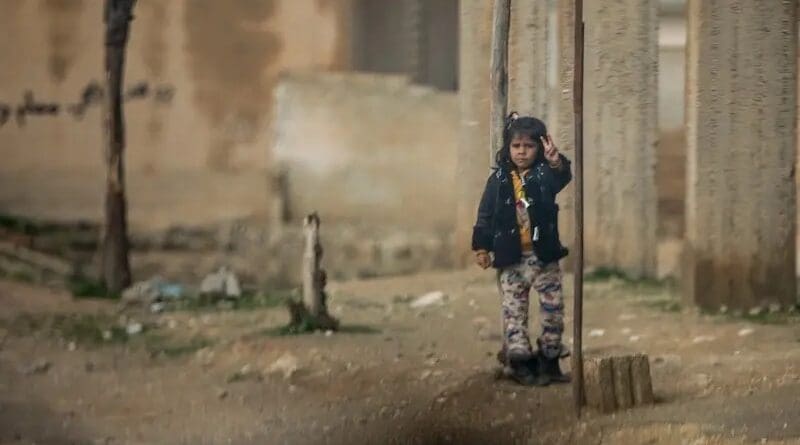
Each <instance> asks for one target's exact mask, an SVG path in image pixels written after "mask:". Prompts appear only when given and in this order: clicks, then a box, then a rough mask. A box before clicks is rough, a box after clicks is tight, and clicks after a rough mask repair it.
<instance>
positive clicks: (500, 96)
mask: <svg viewBox="0 0 800 445" xmlns="http://www.w3.org/2000/svg"><path fill="white" fill-rule="evenodd" d="M510 22H511V0H495V2H494V11H493V15H492V56H491V71H490V72H489V81H490V83H491V85H492V100H491V102H490V105H489V114H490V117H489V144H490V145H489V165H494V161H495V152H496V151H497V150H499V149H500V148H501V147H502V146H503V129H504V128H505V119H506V114H508V30H509V26H510Z"/></svg>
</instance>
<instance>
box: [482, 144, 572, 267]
mask: <svg viewBox="0 0 800 445" xmlns="http://www.w3.org/2000/svg"><path fill="white" fill-rule="evenodd" d="M559 156H560V157H561V162H562V165H561V168H560V169H559V170H555V169H553V168H550V166H549V165H548V164H547V163H546V162H544V161H537V162H536V163H535V164H534V165H533V167H531V169H530V170H528V173H527V175H525V177H524V178H522V179H523V186H524V187H525V195H526V196H527V197H528V200H529V201H531V204H532V205H531V206H529V207H528V214H529V215H530V217H531V234H533V232H534V227H538V229H539V239H538V240H537V241H533V251H534V253H535V254H536V257H537V258H539V260H540V261H542V262H544V263H550V262H553V261H558V260H559V259H561V258H563V257H565V256H567V253H568V250H567V249H566V248H565V247H564V246H562V245H561V241H560V240H559V236H558V204H556V194H557V193H558V192H560V191H561V190H562V189H563V188H564V187H565V186H566V185H567V184H568V183H569V181H570V180H571V179H572V172H571V168H570V162H569V160H568V159H567V158H566V157H564V155H561V154H560V155H559ZM472 249H473V250H479V249H484V250H487V251H490V252H494V263H493V264H492V265H493V266H494V267H495V268H502V267H507V266H511V265H513V264H517V263H519V262H520V260H521V258H522V245H521V243H520V239H519V228H518V226H517V213H516V208H515V199H514V185H513V183H512V180H511V173H510V172H509V171H507V170H506V169H504V168H495V169H494V170H492V174H491V175H490V176H489V179H488V181H486V189H485V190H484V191H483V197H482V198H481V203H480V206H479V207H478V220H477V222H476V223H475V227H474V228H473V231H472Z"/></svg>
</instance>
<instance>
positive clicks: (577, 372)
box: [572, 0, 584, 418]
mask: <svg viewBox="0 0 800 445" xmlns="http://www.w3.org/2000/svg"><path fill="white" fill-rule="evenodd" d="M574 66H575V71H574V81H575V83H574V86H573V91H574V94H573V112H574V114H575V257H574V258H575V267H574V269H575V270H574V274H575V275H574V279H575V283H574V286H573V287H574V293H575V299H574V302H575V308H574V309H573V311H574V320H575V322H574V326H573V329H574V332H573V338H574V340H573V349H574V351H573V353H572V396H573V399H574V404H575V415H576V416H577V417H578V418H580V417H581V408H582V407H583V404H584V389H583V0H575V65H574Z"/></svg>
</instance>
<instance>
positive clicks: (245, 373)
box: [228, 363, 261, 383]
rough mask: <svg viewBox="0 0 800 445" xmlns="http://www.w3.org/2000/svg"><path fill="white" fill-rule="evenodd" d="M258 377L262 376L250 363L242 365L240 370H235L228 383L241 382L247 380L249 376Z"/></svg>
mask: <svg viewBox="0 0 800 445" xmlns="http://www.w3.org/2000/svg"><path fill="white" fill-rule="evenodd" d="M253 377H254V378H256V379H260V378H261V376H260V375H258V374H257V373H256V372H254V371H253V367H252V366H250V364H249V363H248V364H246V365H244V366H242V367H241V369H239V370H238V371H236V372H234V373H233V374H231V375H230V376H229V377H228V383H233V382H241V381H243V380H247V379H249V378H253Z"/></svg>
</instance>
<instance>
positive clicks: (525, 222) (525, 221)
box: [511, 170, 533, 252]
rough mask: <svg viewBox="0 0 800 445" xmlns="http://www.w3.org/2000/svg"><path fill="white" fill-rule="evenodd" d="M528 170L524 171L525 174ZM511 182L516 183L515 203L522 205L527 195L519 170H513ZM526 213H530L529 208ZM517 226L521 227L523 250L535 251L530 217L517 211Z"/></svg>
mask: <svg viewBox="0 0 800 445" xmlns="http://www.w3.org/2000/svg"><path fill="white" fill-rule="evenodd" d="M526 173H528V170H525V171H523V172H522V175H523V176H524V175H525V174H526ZM511 182H512V183H513V184H514V203H515V205H517V206H519V205H520V200H521V199H527V197H526V196H525V189H524V188H523V187H522V178H521V177H520V174H519V173H517V171H516V170H515V171H512V172H511ZM525 215H529V213H528V212H527V210H526V211H525ZM517 226H518V227H519V241H520V244H521V246H522V252H533V238H532V237H531V226H532V224H531V220H530V218H524V217H523V218H521V217H520V214H519V213H517Z"/></svg>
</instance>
